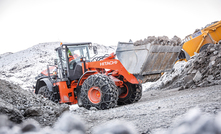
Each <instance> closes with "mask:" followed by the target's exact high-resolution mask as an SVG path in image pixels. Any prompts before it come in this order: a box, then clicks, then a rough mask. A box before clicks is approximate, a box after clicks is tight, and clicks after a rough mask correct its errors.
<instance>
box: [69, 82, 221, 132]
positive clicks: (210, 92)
mask: <svg viewBox="0 0 221 134" xmlns="http://www.w3.org/2000/svg"><path fill="white" fill-rule="evenodd" d="M220 90H221V86H220V85H217V86H211V87H204V88H196V89H187V90H181V91H178V89H171V90H165V91H160V90H151V91H147V92H144V94H143V96H142V99H141V100H140V101H139V102H137V103H136V104H131V105H126V106H121V107H116V108H114V109H109V110H99V111H98V110H86V109H84V108H78V109H76V110H73V111H72V113H74V114H76V115H79V116H80V117H81V118H82V119H83V120H84V121H85V122H86V126H87V133H91V131H92V129H94V127H96V126H99V125H100V124H104V123H106V122H107V121H110V120H114V119H119V120H123V121H129V122H131V123H133V124H134V125H135V127H136V129H137V130H138V131H139V133H143V134H145V133H153V132H156V131H159V130H162V129H167V128H169V127H170V126H171V125H172V123H173V122H174V120H176V119H177V118H179V117H182V116H183V115H184V114H185V113H186V112H187V111H188V110H189V109H191V108H194V107H199V108H200V109H201V111H203V112H206V113H210V114H217V113H218V112H220V111H221V92H220Z"/></svg>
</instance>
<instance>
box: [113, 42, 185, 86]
mask: <svg viewBox="0 0 221 134" xmlns="http://www.w3.org/2000/svg"><path fill="white" fill-rule="evenodd" d="M181 48H182V46H178V45H176V46H174V45H160V44H154V43H148V44H143V45H137V46H135V45H134V44H133V43H125V42H119V43H118V46H117V50H116V54H117V58H118V59H119V60H120V62H121V63H122V64H123V66H124V67H125V68H126V69H127V71H128V72H129V73H131V74H133V75H134V76H135V77H136V78H137V79H138V80H139V81H140V82H141V83H142V82H146V81H156V80H157V79H159V78H160V76H161V73H162V72H168V71H170V70H171V69H172V68H173V65H174V63H175V61H176V59H177V56H178V54H179V52H180V50H181Z"/></svg>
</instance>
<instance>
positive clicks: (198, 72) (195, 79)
mask: <svg viewBox="0 0 221 134" xmlns="http://www.w3.org/2000/svg"><path fill="white" fill-rule="evenodd" d="M201 79H202V74H201V73H200V71H197V73H196V74H195V76H194V77H193V81H194V82H195V83H197V82H198V81H200V80H201Z"/></svg>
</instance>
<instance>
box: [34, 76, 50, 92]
mask: <svg viewBox="0 0 221 134" xmlns="http://www.w3.org/2000/svg"><path fill="white" fill-rule="evenodd" d="M45 85H47V87H48V89H49V91H51V92H52V91H53V84H52V82H51V81H50V79H49V78H42V79H38V80H37V82H36V88H35V93H36V94H37V93H38V90H39V89H40V88H41V87H42V86H45Z"/></svg>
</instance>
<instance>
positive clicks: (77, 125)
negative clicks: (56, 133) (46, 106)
mask: <svg viewBox="0 0 221 134" xmlns="http://www.w3.org/2000/svg"><path fill="white" fill-rule="evenodd" d="M54 129H56V130H60V131H64V132H71V131H73V130H77V131H80V132H82V133H85V127H84V123H83V122H82V121H81V120H80V119H79V118H78V117H77V116H74V115H73V114H71V113H69V112H64V113H63V114H62V115H61V117H60V118H59V119H58V121H57V122H56V123H55V125H54Z"/></svg>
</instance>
